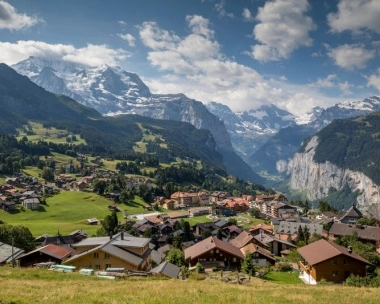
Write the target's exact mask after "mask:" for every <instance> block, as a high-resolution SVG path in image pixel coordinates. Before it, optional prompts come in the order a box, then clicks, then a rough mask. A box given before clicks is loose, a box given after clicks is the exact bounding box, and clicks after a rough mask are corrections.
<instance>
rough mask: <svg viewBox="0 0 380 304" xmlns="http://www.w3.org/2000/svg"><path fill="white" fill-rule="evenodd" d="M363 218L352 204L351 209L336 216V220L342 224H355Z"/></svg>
mask: <svg viewBox="0 0 380 304" xmlns="http://www.w3.org/2000/svg"><path fill="white" fill-rule="evenodd" d="M362 217H363V213H361V211H360V210H359V209H358V208H356V206H355V204H352V206H351V208H350V209H348V210H347V211H343V212H341V213H339V214H338V216H337V220H338V221H339V222H340V223H343V224H356V221H357V220H358V219H360V218H362Z"/></svg>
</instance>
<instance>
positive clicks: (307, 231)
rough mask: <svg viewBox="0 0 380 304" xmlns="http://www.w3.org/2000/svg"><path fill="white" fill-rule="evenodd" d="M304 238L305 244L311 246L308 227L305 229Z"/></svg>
mask: <svg viewBox="0 0 380 304" xmlns="http://www.w3.org/2000/svg"><path fill="white" fill-rule="evenodd" d="M303 237H304V242H305V244H306V245H307V244H309V238H310V231H309V228H308V227H307V226H306V225H305V226H304V227H303Z"/></svg>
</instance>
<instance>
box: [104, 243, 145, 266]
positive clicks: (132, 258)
mask: <svg viewBox="0 0 380 304" xmlns="http://www.w3.org/2000/svg"><path fill="white" fill-rule="evenodd" d="M101 250H102V251H104V252H106V253H109V254H110V255H112V256H116V257H118V258H119V259H121V260H124V261H126V262H129V263H131V264H133V265H135V266H138V265H140V264H141V262H142V261H143V259H142V258H141V257H139V256H137V255H134V254H132V253H130V252H129V251H126V250H123V249H121V248H119V247H116V246H114V245H112V244H108V245H106V246H104V247H102V248H101Z"/></svg>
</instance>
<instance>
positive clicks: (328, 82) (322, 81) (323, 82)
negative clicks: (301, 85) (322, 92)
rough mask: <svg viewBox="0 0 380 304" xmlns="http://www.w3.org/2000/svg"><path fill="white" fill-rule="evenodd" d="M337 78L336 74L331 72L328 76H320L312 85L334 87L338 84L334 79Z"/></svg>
mask: <svg viewBox="0 0 380 304" xmlns="http://www.w3.org/2000/svg"><path fill="white" fill-rule="evenodd" d="M335 79H336V75H335V74H330V75H328V76H327V77H326V78H318V79H317V81H316V82H315V83H313V84H312V85H314V86H316V87H320V88H332V87H334V86H335V85H336V84H335V81H334V80H335Z"/></svg>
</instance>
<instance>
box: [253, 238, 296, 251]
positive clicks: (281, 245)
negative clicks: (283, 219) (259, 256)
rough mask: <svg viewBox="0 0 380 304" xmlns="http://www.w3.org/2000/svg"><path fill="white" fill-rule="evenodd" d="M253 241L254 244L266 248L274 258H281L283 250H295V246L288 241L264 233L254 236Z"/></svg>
mask: <svg viewBox="0 0 380 304" xmlns="http://www.w3.org/2000/svg"><path fill="white" fill-rule="evenodd" d="M254 239H255V241H254V242H253V243H254V244H256V245H259V246H261V247H267V248H268V250H269V251H270V252H271V253H273V254H274V255H276V256H282V253H281V252H282V251H284V250H290V249H293V248H297V246H296V245H294V244H292V243H290V242H288V241H285V240H282V239H280V238H277V237H274V236H272V235H267V234H264V233H263V234H259V235H256V236H254Z"/></svg>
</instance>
